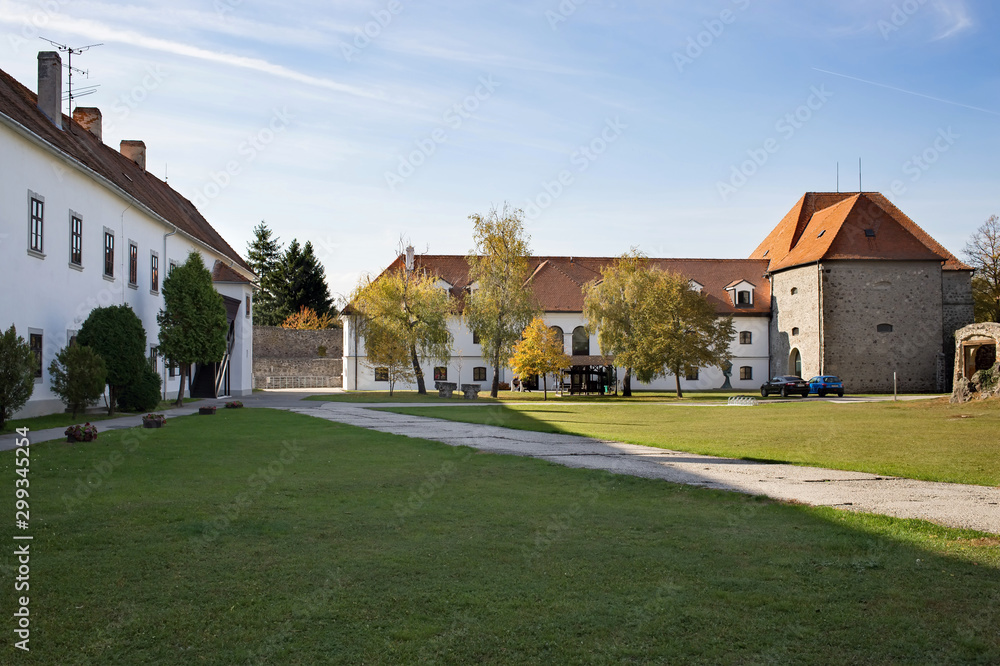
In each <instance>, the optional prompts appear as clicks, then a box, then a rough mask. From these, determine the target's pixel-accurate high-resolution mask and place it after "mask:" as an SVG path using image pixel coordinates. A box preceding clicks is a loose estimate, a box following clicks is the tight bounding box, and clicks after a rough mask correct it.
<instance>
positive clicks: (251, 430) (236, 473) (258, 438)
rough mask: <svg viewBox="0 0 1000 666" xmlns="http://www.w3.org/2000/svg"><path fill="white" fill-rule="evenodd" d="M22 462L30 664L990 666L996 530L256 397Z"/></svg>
mask: <svg viewBox="0 0 1000 666" xmlns="http://www.w3.org/2000/svg"><path fill="white" fill-rule="evenodd" d="M463 411H464V410H463ZM13 460H14V455H13V453H12V452H3V453H2V454H0V467H2V468H3V470H2V472H0V476H2V478H4V479H7V480H8V481H7V483H8V484H9V489H10V492H11V494H13V487H14V483H13V480H14V479H15V478H16V477H15V476H14V473H13ZM30 480H31V498H30V501H31V518H32V522H31V529H30V534H32V535H33V536H34V541H32V542H31V554H32V557H31V579H30V583H31V589H30V594H29V595H28V596H30V599H31V607H30V612H31V616H30V617H31V628H32V634H31V644H30V646H31V655H30V657H29V655H18V656H17V660H18V661H22V660H23V661H24V662H25V663H28V662H31V663H38V664H84V663H94V664H97V663H99V664H128V665H132V664H147V663H157V664H161V663H162V664H174V663H178V664H181V663H183V664H189V663H196V664H243V663H254V664H258V663H263V664H317V663H344V664H356V663H385V664H398V663H417V662H435V663H454V664H469V663H477V664H478V663H487V664H491V663H495V664H499V663H622V662H626V663H712V664H715V663H742V664H765V663H817V664H824V663H825V664H843V663H855V664H883V663H931V662H933V663H938V662H940V663H982V664H987V663H997V662H998V661H1000V632H997V631H996V627H997V626H998V624H1000V603H998V602H1000V593H998V592H997V590H1000V555H998V550H1000V549H998V548H997V546H998V545H1000V541H998V540H997V539H996V538H994V537H987V536H985V535H981V534H977V533H974V532H967V531H958V530H949V529H944V528H939V527H935V526H932V525H929V524H927V523H923V522H920V521H902V520H895V519H890V518H882V517H873V516H864V515H855V514H851V513H847V512H842V511H836V510H833V509H821V508H810V507H805V506H799V505H791V504H779V503H775V502H771V501H768V500H764V499H761V498H753V497H748V496H743V495H738V494H732V493H724V492H719V491H712V490H705V489H699V488H693V487H688V486H678V485H671V484H668V483H664V482H659V481H653V480H648V479H639V478H632V477H621V476H614V475H610V474H607V473H604V472H598V471H592V470H580V469H569V468H564V467H561V466H557V465H553V464H550V463H547V462H544V461H540V460H534V459H530V458H516V457H509V456H497V455H484V454H477V453H474V452H472V451H470V450H468V449H456V448H451V447H448V446H445V445H443V444H437V443H433V442H426V441H422V440H418V439H411V438H407V437H397V436H392V435H384V434H380V433H375V432H372V431H366V430H361V429H357V428H352V427H349V426H344V425H339V424H332V423H328V422H326V421H322V420H318V419H312V418H309V417H306V416H301V415H295V414H290V413H285V412H276V411H271V410H263V409H241V410H226V411H221V410H220V412H219V413H218V414H216V415H215V416H212V417H199V416H192V417H179V418H176V419H171V420H170V421H168V425H167V427H166V428H163V429H161V430H138V429H136V430H130V431H116V432H111V433H107V434H102V436H101V439H100V440H99V441H98V442H93V443H87V444H76V445H68V444H65V443H49V444H40V445H37V446H36V447H34V448H33V449H32V451H31V472H30ZM10 518H11V520H13V516H11V517H10ZM11 529H12V528H10V527H9V528H8V530H9V531H10V530H11ZM10 552H11V549H10V548H9V549H8V550H7V553H8V554H7V556H6V557H5V558H4V559H3V560H0V561H2V562H3V565H4V573H5V575H6V578H7V579H8V580H7V584H6V585H4V600H3V603H4V608H6V609H8V610H7V613H6V614H5V616H6V618H7V619H6V620H5V622H6V623H7V625H8V626H7V631H8V634H7V635H8V639H7V640H8V645H7V646H5V647H4V648H3V649H4V650H6V651H13V648H12V647H11V646H10V643H12V642H13V640H12V638H11V636H12V635H13V634H12V633H10V630H11V629H12V628H13V621H12V619H11V613H12V610H11V609H12V608H14V601H13V597H14V596H15V592H14V591H13V581H12V578H13V575H14V569H13V565H14V560H13V558H12V556H11V555H10ZM14 660H15V658H14V657H13V656H9V657H7V658H6V659H5V663H13V661H14Z"/></svg>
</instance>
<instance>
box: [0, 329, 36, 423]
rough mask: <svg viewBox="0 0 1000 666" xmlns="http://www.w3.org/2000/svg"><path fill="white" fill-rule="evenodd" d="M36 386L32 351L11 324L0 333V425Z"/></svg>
mask: <svg viewBox="0 0 1000 666" xmlns="http://www.w3.org/2000/svg"><path fill="white" fill-rule="evenodd" d="M34 390H35V355H34V354H33V353H32V352H31V346H30V345H29V344H28V343H27V342H25V341H24V338H22V337H20V336H19V335H18V334H17V330H16V329H15V328H14V325H13V324H11V326H10V328H9V329H7V332H6V333H3V334H0V429H2V428H3V426H4V424H5V423H6V422H7V419H9V418H10V417H11V416H13V415H14V412H16V411H17V410H19V409H21V408H22V407H24V403H26V402H28V398H30V397H31V394H32V392H33V391H34Z"/></svg>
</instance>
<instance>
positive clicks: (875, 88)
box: [0, 0, 1000, 294]
mask: <svg viewBox="0 0 1000 666" xmlns="http://www.w3.org/2000/svg"><path fill="white" fill-rule="evenodd" d="M998 18H1000V8H998V7H997V6H996V3H992V2H987V1H986V0H978V1H972V0H968V1H966V0H884V1H883V0H836V1H834V2H809V3H803V2H792V1H791V0H771V1H765V0H710V1H703V2H697V3H696V2H690V1H689V2H671V1H669V0H658V1H655V2H654V1H636V2H624V1H606V0H562V2H560V1H559V0H548V1H538V2H535V1H526V2H494V3H489V4H487V5H485V6H481V5H480V4H479V3H465V2H458V1H454V2H446V1H438V0H422V1H421V2H411V1H408V0H374V1H367V0H347V1H342V2H328V1H327V2H318V1H317V2H290V3H289V2H282V3H279V2H271V1H257V0H201V1H200V2H195V1H193V0H176V1H175V2H171V3H169V5H168V4H167V3H153V2H141V1H137V2H132V3H127V4H126V3H117V2H102V1H87V0H83V1H78V0H47V2H32V1H28V0H0V35H2V36H0V67H2V68H3V69H4V70H6V71H7V72H9V73H11V74H12V75H14V76H15V77H16V78H18V79H19V80H20V81H22V82H23V83H25V84H26V85H28V86H29V87H30V88H32V89H34V88H35V75H36V72H35V69H36V62H35V54H36V52H37V51H38V50H45V49H48V48H49V47H48V46H47V44H46V43H45V42H43V41H41V40H39V39H38V36H39V35H40V36H44V37H48V38H50V39H53V40H56V41H58V42H61V43H64V44H67V43H68V44H69V45H71V46H83V45H87V44H92V43H95V42H103V44H104V45H103V46H100V47H98V48H93V49H91V50H89V51H88V52H86V53H85V54H84V55H82V56H80V57H78V58H75V59H74V66H78V67H80V68H82V69H86V70H89V73H90V78H89V80H86V81H79V85H93V84H99V85H100V87H99V88H97V92H96V93H95V94H93V95H90V96H88V97H85V98H82V99H81V100H80V102H79V103H80V104H81V105H85V106H98V107H100V108H101V109H102V111H103V113H104V118H105V129H104V137H105V142H106V143H107V144H108V145H111V146H117V145H118V142H119V141H120V140H121V139H142V140H144V141H145V142H146V145H147V168H149V170H150V171H152V172H154V173H155V174H156V175H157V176H159V177H161V178H162V177H164V176H165V175H167V176H168V177H169V182H170V184H171V185H172V186H173V187H174V188H175V189H177V190H178V191H180V192H181V193H182V194H184V195H185V196H187V197H188V198H190V199H192V200H193V201H195V202H196V203H197V204H198V206H199V209H200V210H201V211H202V213H204V215H205V216H206V217H207V218H208V220H209V221H210V222H211V223H212V224H213V225H214V226H215V227H216V228H217V229H219V231H220V232H221V233H222V234H223V235H224V236H225V237H226V238H227V240H229V242H230V243H231V244H232V245H233V247H234V248H236V249H237V250H238V251H241V252H245V247H246V243H247V241H248V240H250V237H251V230H252V228H253V226H254V225H255V224H257V223H258V222H259V221H260V220H265V221H266V222H267V223H268V225H269V226H270V227H271V228H272V229H274V230H275V232H276V233H277V235H278V236H279V237H280V238H281V240H282V241H283V242H286V243H287V242H288V241H290V240H291V239H292V238H293V237H296V238H298V239H299V240H300V241H305V240H311V241H312V242H313V244H314V245H315V246H316V248H317V252H318V254H319V256H320V258H321V260H322V261H323V263H324V265H325V266H326V270H327V277H328V282H329V283H330V287H331V291H333V292H334V293H335V294H344V293H347V292H349V291H350V289H351V288H352V286H353V285H354V284H355V283H356V281H357V279H358V277H359V275H360V274H362V273H364V272H377V271H379V270H381V268H383V267H384V266H385V265H386V264H387V263H388V262H389V261H390V260H391V259H392V257H393V256H394V254H395V250H396V246H397V242H398V239H399V237H400V236H405V237H407V238H409V239H410V240H411V241H412V242H413V244H414V246H416V248H417V250H418V252H423V251H429V252H432V253H466V252H467V251H469V250H470V249H471V224H470V222H469V221H468V219H467V217H468V215H469V214H471V213H474V212H486V211H487V210H488V209H489V208H490V207H491V206H492V205H500V204H502V203H503V202H504V201H510V202H511V203H512V204H513V205H515V206H517V207H521V208H524V209H525V210H526V212H527V213H528V219H527V227H528V231H529V233H530V234H531V237H532V248H533V249H534V251H535V252H536V253H539V254H563V255H580V256H584V255H615V254H619V253H621V252H624V251H626V250H627V249H628V248H629V247H631V246H638V247H639V248H640V249H642V250H643V251H645V252H646V253H647V254H650V255H653V256H674V257H745V256H748V255H749V254H750V253H751V252H752V251H753V249H754V248H755V247H756V246H757V244H758V243H759V242H760V241H761V240H763V239H764V237H765V236H766V235H767V233H768V232H769V231H770V230H771V228H772V227H773V226H774V225H775V224H777V222H778V221H779V220H780V219H781V217H782V216H783V215H784V214H785V212H787V210H788V209H789V208H791V206H792V205H793V204H794V203H795V202H796V201H797V200H798V199H799V197H801V196H802V194H803V193H804V192H806V191H828V190H834V189H835V188H836V186H837V183H836V165H837V163H838V162H839V163H840V187H841V189H842V190H844V191H848V190H856V189H857V187H858V166H857V165H858V158H859V157H860V158H862V159H863V178H864V183H863V184H864V188H865V190H877V191H881V192H883V193H885V194H886V195H887V196H889V197H890V198H891V199H892V200H893V201H894V202H896V204H897V205H898V206H899V207H900V208H901V209H902V210H903V211H904V212H906V213H907V214H908V215H910V217H912V218H913V219H914V220H915V221H916V222H917V223H918V224H920V225H922V226H923V227H924V228H925V229H927V230H928V231H929V232H930V233H931V234H932V235H933V236H935V237H936V238H937V239H938V240H939V241H941V242H942V243H943V244H944V245H945V246H946V247H948V248H949V249H950V250H952V251H953V252H955V253H959V252H960V251H961V250H962V247H963V246H964V244H965V241H966V239H967V238H968V236H969V235H970V234H971V233H972V232H973V231H974V230H975V229H976V228H977V227H978V226H979V225H980V224H981V223H982V222H983V221H984V220H985V219H986V218H987V217H988V216H989V215H991V214H994V213H1000V201H998V198H1000V183H998V182H997V179H998V170H997V166H996V165H997V156H998V155H1000V133H998V132H997V129H998V124H1000V70H998V68H997V63H1000V45H998V42H997V40H996V32H997V28H998ZM914 158H917V159H914Z"/></svg>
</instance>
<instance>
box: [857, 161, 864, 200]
mask: <svg viewBox="0 0 1000 666" xmlns="http://www.w3.org/2000/svg"><path fill="white" fill-rule="evenodd" d="M861 192H864V189H862V187H861V158H860V157H859V158H858V193H859V194H860V193H861Z"/></svg>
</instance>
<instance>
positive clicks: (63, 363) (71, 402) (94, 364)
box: [49, 344, 108, 419]
mask: <svg viewBox="0 0 1000 666" xmlns="http://www.w3.org/2000/svg"><path fill="white" fill-rule="evenodd" d="M49 375H50V376H51V377H52V392H53V393H55V394H56V395H58V396H59V397H60V398H61V399H62V401H63V402H64V403H65V404H66V407H68V408H69V410H70V411H71V412H73V418H74V419H75V418H76V414H77V412H81V411H83V410H85V409H87V407H88V406H89V405H92V404H93V403H95V402H97V400H98V398H100V397H101V394H103V393H104V383H105V380H106V379H107V376H108V371H107V367H106V366H105V364H104V359H102V358H101V357H100V356H98V355H97V353H96V352H95V351H94V350H93V349H91V348H90V347H85V346H83V345H79V344H73V345H69V346H68V347H64V348H63V349H62V351H60V352H59V353H58V354H56V358H55V360H53V361H52V363H50V364H49Z"/></svg>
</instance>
